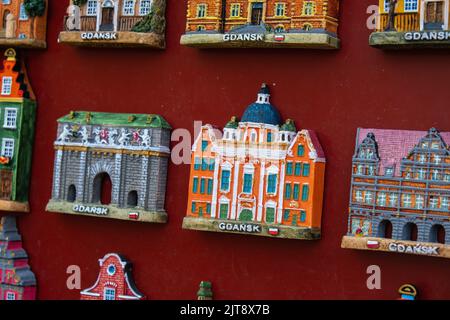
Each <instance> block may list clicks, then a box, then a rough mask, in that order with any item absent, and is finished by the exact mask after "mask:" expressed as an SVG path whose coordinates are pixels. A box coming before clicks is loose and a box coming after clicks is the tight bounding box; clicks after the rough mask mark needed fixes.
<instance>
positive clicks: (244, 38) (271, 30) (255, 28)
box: [181, 0, 340, 49]
mask: <svg viewBox="0 0 450 320" xmlns="http://www.w3.org/2000/svg"><path fill="white" fill-rule="evenodd" d="M338 23H339V0H312V1H310V0H290V1H286V0H282V1H280V0H237V1H227V0H188V8H187V24H186V33H185V34H184V35H183V36H182V37H181V44H182V45H186V46H191V47H199V48H250V47H257V48H265V47H269V48H311V49H337V48H339V42H340V41H339V39H338V36H337V32H338Z"/></svg>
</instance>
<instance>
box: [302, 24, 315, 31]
mask: <svg viewBox="0 0 450 320" xmlns="http://www.w3.org/2000/svg"><path fill="white" fill-rule="evenodd" d="M312 28H313V26H312V24H310V23H305V24H304V25H303V27H302V29H303V30H304V31H310V30H311V29H312Z"/></svg>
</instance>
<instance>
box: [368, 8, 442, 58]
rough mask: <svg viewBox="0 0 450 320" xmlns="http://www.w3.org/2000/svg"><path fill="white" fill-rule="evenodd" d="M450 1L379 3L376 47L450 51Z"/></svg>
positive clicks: (372, 37)
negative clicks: (426, 48)
mask: <svg viewBox="0 0 450 320" xmlns="http://www.w3.org/2000/svg"><path fill="white" fill-rule="evenodd" d="M449 13H450V9H449V1H448V0H379V15H378V19H377V30H376V31H375V32H373V33H372V34H371V35H370V39H369V43H370V45H371V46H373V47H377V48H384V49H402V48H420V47H446V48H448V47H450V29H449V26H448V20H449Z"/></svg>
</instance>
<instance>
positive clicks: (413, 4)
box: [405, 0, 418, 12]
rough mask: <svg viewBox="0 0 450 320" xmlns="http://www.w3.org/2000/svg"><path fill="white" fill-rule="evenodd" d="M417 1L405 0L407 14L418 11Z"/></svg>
mask: <svg viewBox="0 0 450 320" xmlns="http://www.w3.org/2000/svg"><path fill="white" fill-rule="evenodd" d="M417 8H418V4H417V0H405V12H411V11H417Z"/></svg>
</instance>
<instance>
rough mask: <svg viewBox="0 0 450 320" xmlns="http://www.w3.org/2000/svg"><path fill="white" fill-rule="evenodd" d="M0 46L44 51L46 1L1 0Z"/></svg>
mask: <svg viewBox="0 0 450 320" xmlns="http://www.w3.org/2000/svg"><path fill="white" fill-rule="evenodd" d="M0 13H1V16H2V20H1V22H0V24H1V26H2V27H1V31H0V45H1V46H7V47H10V46H11V47H16V48H38V49H45V48H46V47H47V43H46V41H45V37H46V29H47V0H3V1H1V2H0Z"/></svg>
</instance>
